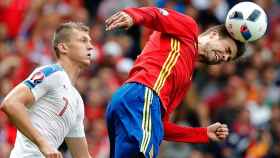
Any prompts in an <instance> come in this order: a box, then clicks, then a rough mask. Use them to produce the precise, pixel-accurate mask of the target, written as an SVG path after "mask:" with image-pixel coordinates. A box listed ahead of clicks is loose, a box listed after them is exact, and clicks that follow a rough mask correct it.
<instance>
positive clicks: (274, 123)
mask: <svg viewBox="0 0 280 158" xmlns="http://www.w3.org/2000/svg"><path fill="white" fill-rule="evenodd" d="M237 2H239V1H235V0H209V1H208V0H173V1H171V0H154V1H153V0H0V101H1V100H2V99H3V97H4V96H5V95H6V94H7V93H8V91H9V90H10V89H11V88H12V87H13V86H15V85H16V84H18V83H19V82H21V81H22V80H23V79H25V78H26V77H27V75H28V74H29V73H30V72H31V71H32V70H33V69H34V68H35V67H36V66H40V65H45V64H50V63H53V62H54V58H53V57H52V47H51V43H50V41H51V38H52V33H53V32H54V29H55V28H56V27H57V25H58V24H59V23H61V22H64V21H68V20H74V21H82V22H84V23H86V24H88V25H89V26H90V29H91V37H92V40H93V44H94V46H95V51H96V60H97V61H96V62H95V64H93V65H92V66H91V67H90V68H89V69H87V70H86V71H84V72H83V73H82V75H81V78H80V79H79V80H78V83H77V87H78V90H79V91H80V93H81V94H82V96H83V99H84V101H85V109H86V119H85V124H86V125H85V128H86V136H87V140H88V144H89V150H90V152H91V154H92V155H93V156H94V157H95V158H107V157H108V154H109V142H108V137H107V134H106V128H105V121H104V110H105V108H106V103H107V101H108V99H109V98H110V96H111V94H112V93H113V92H114V91H115V90H116V88H117V87H119V86H120V85H121V83H122V82H123V81H124V80H125V79H126V77H127V72H128V71H129V69H130V68H131V66H132V64H133V59H135V57H136V56H137V55H138V54H139V53H140V50H141V48H142V47H143V45H144V43H145V41H146V40H147V38H148V35H149V34H150V33H151V30H149V29H146V28H140V27H133V28H132V29H130V30H129V31H128V32H124V31H120V30H118V31H114V32H105V31H104V25H103V22H104V19H105V18H106V17H108V16H109V15H112V13H115V12H116V11H118V10H119V9H120V8H124V7H128V6H134V7H137V6H148V5H149V6H151V5H155V6H158V7H166V8H173V9H175V10H177V11H180V12H182V13H186V14H188V15H190V16H192V17H193V18H194V19H195V20H196V21H197V22H198V23H199V26H200V30H201V31H203V30H205V29H206V28H208V27H209V26H211V25H215V24H220V23H222V22H223V21H224V19H225V15H226V13H227V11H228V9H229V8H230V7H232V6H233V5H234V4H236V3H237ZM255 2H256V3H258V4H259V5H261V6H262V7H263V8H264V9H265V11H266V13H267V14H268V16H269V29H268V32H267V34H266V36H265V37H264V38H263V39H261V40H259V41H257V42H255V43H251V44H249V45H248V48H247V51H246V54H245V56H244V57H243V58H242V59H240V60H239V61H238V62H236V63H227V64H222V65H219V66H205V65H201V64H197V70H196V71H195V74H194V78H195V79H194V82H193V84H192V87H191V89H190V90H189V92H188V95H187V96H186V97H185V100H184V102H183V103H182V105H181V106H180V108H179V109H178V110H177V111H176V112H175V113H174V115H173V116H172V119H173V121H175V122H177V123H178V124H182V125H190V126H207V125H208V124H209V123H212V122H215V121H220V122H223V123H227V124H228V125H229V128H230V136H229V138H228V139H227V140H226V141H225V142H223V143H213V142H212V143H210V144H208V145H191V144H179V143H177V144H176V143H167V142H163V144H162V146H161V153H160V156H159V158H214V157H215V158H279V157H280V106H279V105H280V104H279V103H280V102H279V101H280V89H279V86H280V69H279V63H280V1H279V0H255ZM14 139H15V128H14V127H13V126H12V125H11V124H10V123H9V121H8V120H7V118H6V116H5V115H4V114H3V113H0V158H6V157H7V155H8V154H9V152H10V150H11V148H12V146H13V143H14ZM60 150H61V151H63V153H64V156H65V157H66V158H69V157H70V156H69V153H68V152H67V149H66V147H65V145H62V146H61V148H60Z"/></svg>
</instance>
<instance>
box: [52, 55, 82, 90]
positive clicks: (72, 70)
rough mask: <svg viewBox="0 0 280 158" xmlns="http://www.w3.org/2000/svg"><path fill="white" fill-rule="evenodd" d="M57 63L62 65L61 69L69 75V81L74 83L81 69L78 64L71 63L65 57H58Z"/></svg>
mask: <svg viewBox="0 0 280 158" xmlns="http://www.w3.org/2000/svg"><path fill="white" fill-rule="evenodd" d="M57 63H58V64H59V65H61V66H62V67H63V69H64V70H65V72H66V73H67V75H68V76H69V78H70V80H71V83H72V84H73V85H74V84H75V82H76V81H77V79H78V76H79V73H80V71H81V68H80V66H79V65H77V64H74V63H72V62H71V61H70V60H67V59H65V58H61V59H58V61H57Z"/></svg>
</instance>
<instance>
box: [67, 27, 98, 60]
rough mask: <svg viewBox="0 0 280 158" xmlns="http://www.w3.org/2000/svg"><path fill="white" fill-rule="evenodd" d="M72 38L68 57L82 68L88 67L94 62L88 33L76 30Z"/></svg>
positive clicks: (69, 43)
mask: <svg viewBox="0 0 280 158" xmlns="http://www.w3.org/2000/svg"><path fill="white" fill-rule="evenodd" d="M72 32H73V33H72V34H71V36H70V40H69V42H67V46H68V48H69V49H68V50H69V51H68V53H67V54H68V57H69V58H70V59H71V60H72V61H74V62H76V63H77V64H79V65H81V66H88V65H90V64H91V61H92V55H93V54H92V52H93V46H92V44H91V38H90V36H89V34H88V33H87V32H84V31H79V30H76V29H74V30H73V31H72Z"/></svg>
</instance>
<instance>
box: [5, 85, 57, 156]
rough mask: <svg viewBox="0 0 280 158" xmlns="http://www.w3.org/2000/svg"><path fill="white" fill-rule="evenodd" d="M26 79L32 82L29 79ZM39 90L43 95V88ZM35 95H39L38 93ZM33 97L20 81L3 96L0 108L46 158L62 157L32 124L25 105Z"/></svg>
mask: <svg viewBox="0 0 280 158" xmlns="http://www.w3.org/2000/svg"><path fill="white" fill-rule="evenodd" d="M27 81H30V82H32V81H31V80H27ZM30 84H32V83H30ZM41 92H42V93H41V94H42V95H43V90H41ZM37 94H38V93H37ZM37 97H39V94H38V95H37ZM35 99H36V98H35V97H34V94H33V93H32V92H31V90H30V89H29V87H28V86H27V85H25V84H24V83H21V84H19V85H18V86H16V87H15V88H14V89H13V90H12V91H11V92H10V93H9V94H8V95H7V96H6V97H5V99H4V100H3V102H2V103H1V110H2V111H4V112H5V113H6V114H7V116H8V118H9V119H10V120H11V121H12V123H13V124H14V125H15V126H16V127H17V129H18V130H19V131H20V132H21V133H22V134H23V135H24V136H26V137H27V138H28V139H29V140H31V141H32V142H33V143H34V144H36V145H37V146H38V148H39V149H40V151H41V152H42V154H43V155H45V157H46V158H51V157H56V158H62V155H61V153H60V152H59V151H58V150H56V149H55V148H53V147H52V146H50V145H49V143H48V142H47V140H46V139H45V138H44V137H43V136H42V135H41V134H40V133H39V132H38V130H37V129H36V128H34V127H33V126H32V122H31V120H30V117H29V115H28V112H27V107H28V106H29V105H31V104H32V103H33V102H34V101H35Z"/></svg>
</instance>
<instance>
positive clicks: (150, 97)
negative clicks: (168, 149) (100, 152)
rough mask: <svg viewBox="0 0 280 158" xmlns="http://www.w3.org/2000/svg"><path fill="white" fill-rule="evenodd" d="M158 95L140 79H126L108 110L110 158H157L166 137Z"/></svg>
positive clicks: (113, 97)
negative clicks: (135, 80)
mask: <svg viewBox="0 0 280 158" xmlns="http://www.w3.org/2000/svg"><path fill="white" fill-rule="evenodd" d="M162 110H163V109H162V106H161V102H160V99H159V97H158V95H157V94H156V93H155V92H154V91H152V90H151V89H150V88H148V87H146V86H144V85H142V84H139V83H126V84H124V85H123V86H122V87H120V88H119V89H118V90H117V91H116V92H115V94H114V95H113V96H112V100H111V102H110V103H109V105H108V107H107V111H106V119H107V128H108V132H109V138H110V158H137V157H141V156H139V155H145V157H146V158H156V156H157V155H158V152H159V146H160V144H161V141H162V139H163V125H162V120H161V112H162Z"/></svg>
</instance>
